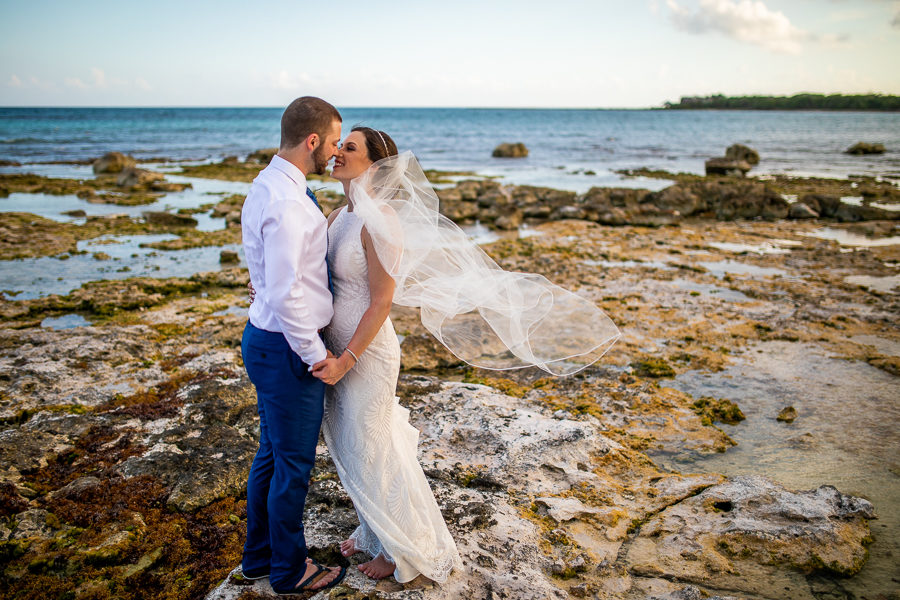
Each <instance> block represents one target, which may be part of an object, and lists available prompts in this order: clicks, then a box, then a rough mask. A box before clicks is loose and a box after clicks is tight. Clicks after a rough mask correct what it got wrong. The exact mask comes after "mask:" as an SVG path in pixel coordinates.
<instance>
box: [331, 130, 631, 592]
mask: <svg viewBox="0 0 900 600" xmlns="http://www.w3.org/2000/svg"><path fill="white" fill-rule="evenodd" d="M332 177H334V178H335V179H337V180H338V181H340V182H341V183H342V184H343V186H344V194H345V196H346V198H347V205H346V206H344V207H341V208H339V209H337V210H335V211H333V212H332V213H331V214H330V215H329V218H328V223H329V229H328V263H329V268H330V270H331V273H332V277H333V287H334V317H333V319H332V321H331V324H330V325H329V326H328V328H327V329H326V330H325V342H326V345H327V346H328V349H329V351H330V352H331V353H333V355H331V356H329V358H327V359H325V360H324V361H323V362H321V363H318V364H316V365H315V366H314V367H313V374H314V375H315V376H317V377H319V378H320V379H322V380H323V381H324V382H325V383H327V384H330V385H331V386H332V387H330V388H329V389H328V391H327V392H326V395H325V417H324V420H323V425H322V429H323V433H324V435H325V440H326V442H327V444H328V449H329V451H330V453H331V457H332V459H333V460H334V463H335V465H336V467H337V471H338V475H339V476H340V479H341V483H342V484H343V486H344V488H345V489H346V490H347V493H348V494H349V496H350V498H351V499H352V500H353V505H354V507H355V508H356V512H357V515H358V516H359V523H360V525H359V527H358V528H357V529H356V531H354V532H353V534H352V535H351V536H350V537H349V539H347V540H345V541H343V542H342V543H341V552H342V553H343V554H344V555H345V556H350V555H352V554H355V553H357V552H365V553H367V554H368V555H369V556H371V557H372V559H371V560H369V561H368V562H365V563H362V564H361V565H359V569H360V570H361V571H362V572H363V573H365V574H366V575H368V576H370V577H373V578H376V579H379V578H383V577H387V576H388V575H390V574H391V573H393V574H394V577H395V578H396V579H397V581H398V582H401V583H403V582H407V581H410V580H412V579H414V578H415V577H417V576H418V575H419V574H422V575H424V576H425V577H427V578H429V579H432V580H434V581H438V582H443V581H445V580H446V579H447V576H448V575H449V573H450V571H452V570H453V568H454V567H457V566H459V565H460V564H461V561H460V557H459V553H458V552H457V549H456V545H455V544H454V542H453V539H452V537H451V536H450V533H449V531H448V530H447V526H446V524H445V523H444V520H443V518H442V516H441V513H440V510H439V509H438V506H437V503H436V502H435V499H434V496H433V494H432V492H431V489H430V488H429V486H428V482H427V480H426V479H425V475H424V473H423V472H422V468H421V467H420V466H419V463H418V461H417V458H416V455H417V444H418V431H417V430H416V429H414V428H413V427H412V426H411V425H410V424H409V422H408V418H409V411H407V410H406V409H405V408H403V407H401V406H400V405H399V404H398V402H397V398H396V397H395V396H394V392H395V389H396V385H397V377H398V375H399V370H400V345H399V342H398V340H397V336H396V334H395V333H394V328H393V326H392V325H391V320H390V318H389V316H388V315H389V313H390V309H391V304H392V303H396V304H400V305H405V306H412V307H417V308H419V309H420V315H421V319H422V324H423V325H424V326H425V327H426V328H427V329H428V330H429V331H430V332H431V334H432V335H434V336H435V337H436V338H437V339H438V340H439V341H440V342H441V343H442V344H443V345H444V346H446V347H447V349H449V350H450V351H451V352H452V353H453V354H455V355H456V356H457V357H459V358H460V359H462V360H464V361H465V362H467V363H469V364H471V365H474V366H478V367H483V368H488V369H512V368H519V367H525V366H537V367H539V368H541V369H543V370H545V371H547V372H548V373H551V374H554V375H566V374H570V373H574V372H576V371H578V370H581V369H583V368H585V367H586V366H587V365H589V364H591V363H593V362H595V361H596V360H598V359H599V358H600V357H601V356H602V355H603V354H604V353H605V352H606V351H607V350H608V349H609V348H610V347H611V346H612V344H613V343H614V342H615V341H616V339H617V338H618V336H619V331H618V329H617V328H616V326H615V324H614V323H613V322H612V321H611V320H610V319H609V317H608V316H607V315H606V314H605V313H603V312H602V311H601V310H600V309H598V308H597V307H596V306H595V305H594V304H593V303H591V302H590V301H588V300H587V299H585V298H582V297H581V296H578V295H577V294H574V293H572V292H569V291H567V290H564V289H563V288H560V287H558V286H556V285H553V284H552V283H550V282H549V281H548V280H547V279H545V278H544V277H542V276H540V275H535V274H529V273H512V272H507V271H504V270H502V269H501V268H500V267H499V266H497V264H496V263H495V262H494V261H493V260H491V258H490V257H489V256H488V255H487V254H485V253H484V251H482V250H481V249H480V248H479V247H478V246H477V245H475V244H474V243H472V242H471V241H469V240H468V238H467V236H466V234H465V233H464V232H463V231H462V230H461V229H460V228H459V227H457V226H456V224H454V223H453V222H452V221H450V220H449V219H447V218H446V217H444V216H442V215H441V214H440V213H439V212H438V198H437V195H436V194H435V192H434V190H433V189H432V187H431V185H430V184H429V182H428V180H427V178H426V177H425V175H424V173H423V172H422V169H421V167H420V166H419V164H418V162H417V161H416V159H415V157H414V156H413V155H412V153H411V152H403V153H399V154H398V152H397V147H396V145H395V144H394V141H393V140H392V139H391V138H390V136H388V135H387V134H386V133H384V132H382V131H378V130H375V129H371V128H368V127H356V128H354V129H353V130H352V132H351V133H350V135H349V136H347V138H346V139H345V140H344V144H343V145H342V146H341V148H340V149H339V150H338V151H337V153H336V154H335V162H334V169H333V171H332Z"/></svg>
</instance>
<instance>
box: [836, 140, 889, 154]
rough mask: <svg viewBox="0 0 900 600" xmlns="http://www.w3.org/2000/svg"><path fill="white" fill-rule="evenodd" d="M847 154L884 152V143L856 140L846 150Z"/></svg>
mask: <svg viewBox="0 0 900 600" xmlns="http://www.w3.org/2000/svg"><path fill="white" fill-rule="evenodd" d="M845 153H846V154H856V155H863V154H884V144H878V143H869V142H856V143H855V144H853V145H852V146H850V147H849V148H847V150H845Z"/></svg>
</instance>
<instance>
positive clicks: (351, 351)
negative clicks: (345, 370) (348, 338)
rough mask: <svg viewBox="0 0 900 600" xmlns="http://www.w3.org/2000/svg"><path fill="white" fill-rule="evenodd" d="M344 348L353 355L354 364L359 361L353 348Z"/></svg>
mask: <svg viewBox="0 0 900 600" xmlns="http://www.w3.org/2000/svg"><path fill="white" fill-rule="evenodd" d="M344 350H346V351H347V352H349V353H350V356H352V357H353V361H354V362H353V364H354V365H355V364H356V363H358V362H359V357H358V356H356V353H354V352H353V350H351V349H350V348H349V347H347V348H344Z"/></svg>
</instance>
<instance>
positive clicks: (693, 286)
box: [672, 279, 753, 302]
mask: <svg viewBox="0 0 900 600" xmlns="http://www.w3.org/2000/svg"><path fill="white" fill-rule="evenodd" d="M672 283H673V284H675V286H677V287H678V288H679V289H682V290H687V291H689V292H696V293H695V294H694V295H695V296H696V295H703V294H713V295H715V296H716V297H717V298H721V299H722V300H727V301H729V302H753V299H752V298H750V297H749V296H747V295H746V294H744V293H743V292H739V291H737V290H730V289H728V288H723V287H719V286H717V285H713V284H711V283H697V282H695V281H689V280H687V279H674V280H672Z"/></svg>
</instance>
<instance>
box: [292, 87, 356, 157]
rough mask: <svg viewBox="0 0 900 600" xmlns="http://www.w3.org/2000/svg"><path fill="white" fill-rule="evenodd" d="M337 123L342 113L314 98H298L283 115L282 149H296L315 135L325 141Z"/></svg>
mask: <svg viewBox="0 0 900 600" xmlns="http://www.w3.org/2000/svg"><path fill="white" fill-rule="evenodd" d="M335 121H338V122H340V121H341V113H339V112H338V111H337V109H336V108H335V107H333V106H332V105H331V104H329V103H327V102H325V101H324V100H322V99H321V98H316V97H314V96H303V97H302V98H297V99H296V100H294V101H293V102H291V103H290V104H289V105H288V107H287V108H286V109H284V114H283V115H281V148H284V149H287V148H295V147H296V146H298V145H299V144H300V143H301V142H303V140H305V139H306V138H307V137H309V136H310V135H311V134H313V133H317V134H319V137H320V138H322V139H323V140H324V138H325V135H326V134H327V133H328V131H329V130H330V128H331V125H332V123H334V122H335Z"/></svg>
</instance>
